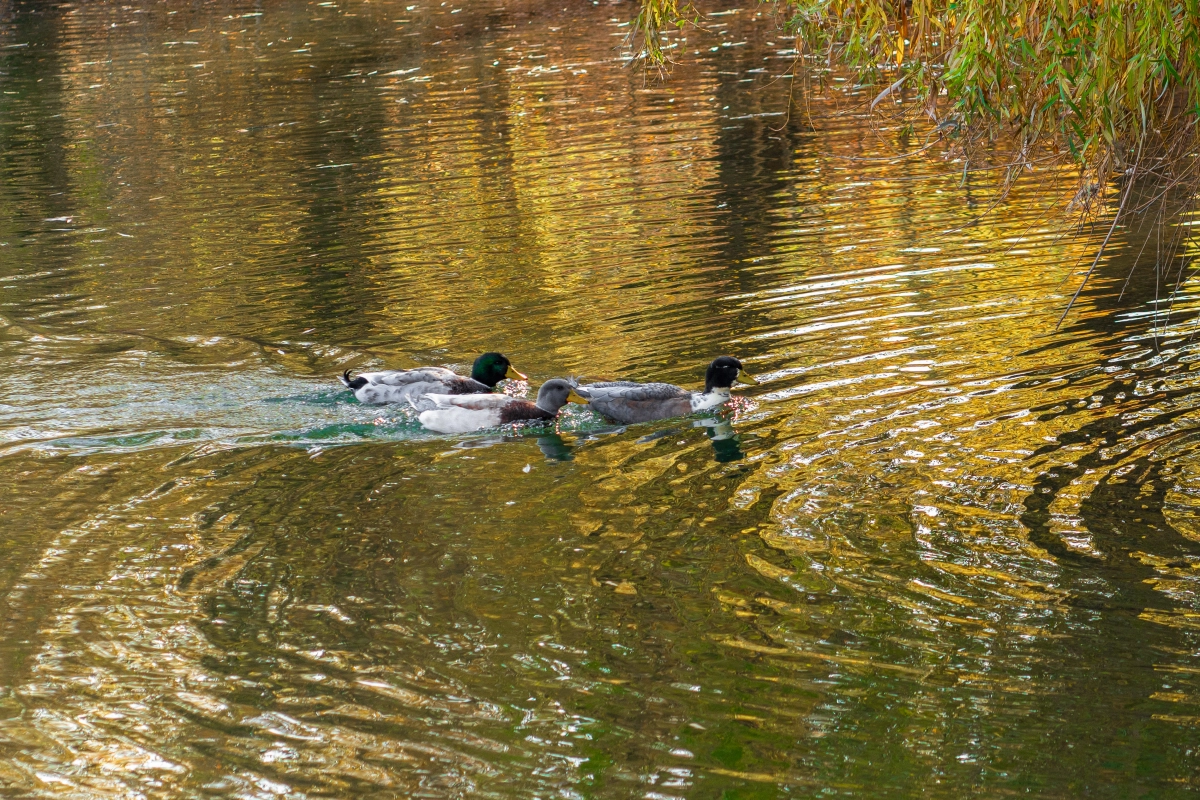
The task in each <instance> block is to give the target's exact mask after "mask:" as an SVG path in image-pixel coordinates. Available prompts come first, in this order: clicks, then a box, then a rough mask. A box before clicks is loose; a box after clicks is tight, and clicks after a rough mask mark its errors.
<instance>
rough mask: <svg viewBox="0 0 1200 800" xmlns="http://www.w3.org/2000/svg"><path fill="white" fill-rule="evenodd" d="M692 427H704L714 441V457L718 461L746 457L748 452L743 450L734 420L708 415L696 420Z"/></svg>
mask: <svg viewBox="0 0 1200 800" xmlns="http://www.w3.org/2000/svg"><path fill="white" fill-rule="evenodd" d="M692 427H694V428H704V433H705V434H706V435H707V436H708V440H709V442H711V443H712V448H713V458H714V459H716V460H717V461H718V462H720V463H722V464H725V463H728V462H730V461H739V460H741V459H743V458H745V457H746V454H745V453H743V452H742V446H741V442H740V441H739V439H738V435H737V431H735V430H734V429H733V421H732V420H729V419H721V418H719V417H707V418H705V419H698V420H696V421H695V422H693V423H692Z"/></svg>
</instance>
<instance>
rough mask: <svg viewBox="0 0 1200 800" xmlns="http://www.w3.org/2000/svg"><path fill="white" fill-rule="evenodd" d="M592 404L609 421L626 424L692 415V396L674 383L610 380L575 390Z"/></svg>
mask: <svg viewBox="0 0 1200 800" xmlns="http://www.w3.org/2000/svg"><path fill="white" fill-rule="evenodd" d="M575 391H576V392H578V393H579V395H580V396H581V397H583V398H584V399H585V400H587V401H588V404H589V405H590V406H591V407H592V408H594V409H595V410H596V411H599V412H600V413H601V414H603V415H604V416H606V417H608V418H609V419H612V420H615V421H616V422H622V423H625V424H632V423H635V422H649V421H650V420H654V419H667V418H668V417H679V416H683V415H684V414H690V413H691V411H692V399H691V398H692V393H691V392H689V391H688V390H687V389H684V388H683V387H681V386H675V385H674V384H670V383H635V382H633V381H607V382H604V383H589V384H586V385H584V386H580V387H578V388H576V389H575Z"/></svg>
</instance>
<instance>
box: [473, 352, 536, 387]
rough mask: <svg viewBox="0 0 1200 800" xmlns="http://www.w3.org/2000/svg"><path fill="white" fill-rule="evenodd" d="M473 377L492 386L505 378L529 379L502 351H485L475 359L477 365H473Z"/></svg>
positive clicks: (485, 384)
mask: <svg viewBox="0 0 1200 800" xmlns="http://www.w3.org/2000/svg"><path fill="white" fill-rule="evenodd" d="M471 377H472V378H474V379H475V380H477V381H479V382H480V383H482V384H483V385H484V386H490V387H492V388H495V387H496V384H497V383H499V382H500V381H502V380H504V379H505V378H520V379H521V380H527V378H526V377H525V375H523V374H522V373H520V372H517V371H516V370H515V369H513V365H512V364H510V363H509V362H508V359H507V358H505V357H504V355H503V354H501V353H484V354H483V355H481V356H480V357H479V358H477V359H475V365H474V366H472V367H471Z"/></svg>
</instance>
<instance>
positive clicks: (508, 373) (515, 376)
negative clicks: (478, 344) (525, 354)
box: [504, 364, 529, 381]
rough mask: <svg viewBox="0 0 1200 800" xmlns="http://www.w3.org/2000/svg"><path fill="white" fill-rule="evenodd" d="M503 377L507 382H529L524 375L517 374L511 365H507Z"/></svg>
mask: <svg viewBox="0 0 1200 800" xmlns="http://www.w3.org/2000/svg"><path fill="white" fill-rule="evenodd" d="M504 377H506V378H508V379H509V380H518V379H520V380H523V381H527V380H529V378H528V377H527V376H526V375H525V373H523V372H517V370H516V368H515V367H513V365H512V364H509V365H508V371H506V372H505V373H504Z"/></svg>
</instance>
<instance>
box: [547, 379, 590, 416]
mask: <svg viewBox="0 0 1200 800" xmlns="http://www.w3.org/2000/svg"><path fill="white" fill-rule="evenodd" d="M586 402H587V400H584V399H583V398H582V397H580V396H579V395H578V394H576V393H575V387H574V386H572V385H571V384H570V382H568V381H565V380H563V379H562V378H552V379H551V380H548V381H546V382H545V383H543V384H542V388H540V389H538V396H537V407H538V408H540V409H541V410H542V411H549V412H550V413H551V414H557V413H558V410H559V409H560V408H562V407H563V406H565V405H566V404H567V403H586Z"/></svg>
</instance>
